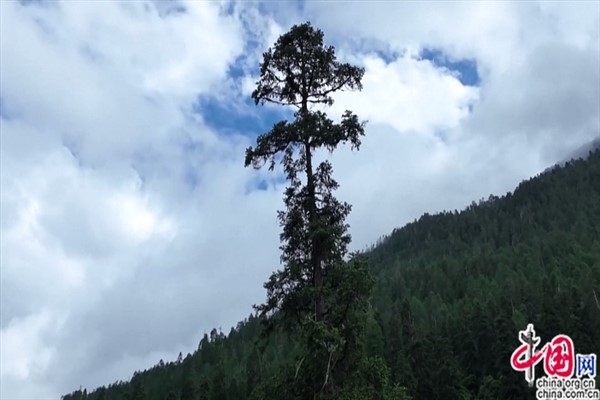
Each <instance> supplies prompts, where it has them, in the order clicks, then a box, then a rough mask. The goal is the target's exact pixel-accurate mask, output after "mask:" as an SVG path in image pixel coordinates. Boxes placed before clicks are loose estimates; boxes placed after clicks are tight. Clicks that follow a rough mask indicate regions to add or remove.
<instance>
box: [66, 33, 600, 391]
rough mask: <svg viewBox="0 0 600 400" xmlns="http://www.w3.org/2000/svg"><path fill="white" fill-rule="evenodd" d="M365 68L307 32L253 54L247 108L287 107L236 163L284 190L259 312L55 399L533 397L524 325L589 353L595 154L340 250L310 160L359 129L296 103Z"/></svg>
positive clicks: (594, 306) (340, 217)
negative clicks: (186, 348)
mask: <svg viewBox="0 0 600 400" xmlns="http://www.w3.org/2000/svg"><path fill="white" fill-rule="evenodd" d="M277 71H279V72H280V73H281V74H278V73H277ZM363 72H364V70H361V69H360V68H357V67H353V66H351V65H348V64H342V63H340V62H338V61H337V60H336V58H335V53H334V49H333V47H331V46H325V45H324V44H323V34H322V32H320V31H319V30H315V29H313V28H312V27H311V26H310V24H303V25H299V26H294V27H293V28H292V30H291V31H290V32H288V33H287V34H284V35H282V37H280V39H279V40H278V42H277V43H276V44H275V46H274V47H273V49H269V51H268V52H266V53H265V54H264V61H263V64H262V65H261V80H260V81H259V82H258V83H257V89H256V91H255V92H254V93H253V99H254V100H255V102H256V103H257V104H264V103H265V102H272V103H276V104H287V105H293V106H296V107H297V109H298V111H297V112H296V114H295V120H294V121H293V122H288V121H282V122H280V123H278V124H276V125H274V127H273V129H272V130H271V131H269V132H267V133H266V134H264V135H261V136H259V138H258V139H257V143H256V147H254V148H249V149H248V151H247V153H246V160H245V165H246V166H252V167H254V168H261V167H263V166H264V165H265V164H266V165H267V166H269V167H271V168H273V166H274V165H275V163H279V162H281V163H282V164H283V167H284V171H285V172H286V174H287V177H288V181H289V183H290V186H289V188H288V189H287V190H286V192H285V198H284V202H285V206H286V210H285V211H280V212H279V214H278V217H279V220H280V224H281V226H282V234H281V239H282V246H281V251H282V264H283V266H282V268H281V269H280V270H278V271H276V272H274V273H273V275H272V276H271V277H270V278H269V279H268V280H267V282H266V283H265V288H266V289H267V300H266V302H265V303H264V304H261V305H258V306H257V307H256V309H255V312H253V313H252V314H250V315H249V317H248V318H247V319H245V320H244V321H241V322H240V323H238V324H237V326H236V327H234V328H232V329H231V331H230V332H229V333H227V334H225V333H224V332H221V331H217V330H214V329H213V330H212V331H211V332H210V334H205V335H204V337H203V338H202V339H201V340H200V342H199V344H198V348H197V350H196V351H195V352H194V353H193V354H187V355H186V356H185V357H184V356H183V355H180V357H179V358H178V359H177V360H176V361H170V362H164V361H163V360H161V361H159V362H158V364H157V365H155V366H154V367H153V368H150V369H148V370H146V371H140V372H135V373H134V375H133V377H132V378H131V380H130V381H128V382H116V383H114V384H111V385H108V386H106V387H100V388H96V389H94V390H90V391H88V390H87V389H85V390H83V391H82V390H76V391H74V392H72V393H70V394H68V395H65V396H63V399H64V400H75V399H77V400H79V399H86V400H113V399H128V400H245V399H248V400H258V399H290V400H292V399H340V400H351V399H354V400H359V399H381V400H384V399H385V400H391V399H397V400H408V399H415V400H416V399H427V400H438V399H439V400H442V399H481V400H490V399H517V400H518V399H533V398H535V392H534V391H533V390H532V389H531V388H529V387H527V383H526V382H525V380H524V375H523V373H520V372H515V371H514V370H513V369H512V368H511V365H510V358H511V354H512V353H513V351H514V350H515V349H516V348H517V347H518V346H519V341H518V334H519V331H521V330H524V329H525V328H526V326H527V324H528V323H533V324H535V328H536V333H537V335H538V336H540V337H541V338H542V340H543V341H548V340H550V339H551V338H552V337H554V336H555V335H557V334H561V333H564V334H567V335H570V336H571V338H572V339H573V342H574V343H575V350H576V352H577V353H583V354H587V353H593V352H597V351H598V345H599V344H600V301H599V296H600V150H596V151H594V152H590V154H589V155H588V157H587V158H586V159H585V160H584V159H579V160H572V161H571V162H568V163H566V164H565V165H564V166H561V167H557V168H553V169H551V170H549V171H546V172H544V173H542V174H540V175H539V176H536V177H534V178H532V179H529V180H527V181H525V182H523V183H521V184H520V185H519V186H518V187H517V188H516V189H515V190H514V191H513V192H511V193H508V194H506V195H505V196H502V197H495V196H490V198H489V199H487V200H481V201H479V202H478V203H473V204H471V205H470V206H469V207H467V208H466V209H464V210H462V211H460V212H458V211H448V212H442V213H438V214H435V215H429V214H426V215H424V216H422V217H421V218H420V219H419V220H418V221H414V222H413V223H410V224H408V225H406V226H404V227H402V228H399V229H396V230H394V231H393V232H392V233H391V234H389V235H388V236H385V237H383V238H382V239H381V240H380V241H379V242H378V243H377V244H376V245H374V246H373V247H372V248H371V249H369V250H368V251H365V252H363V253H360V254H347V252H346V248H347V246H348V244H349V243H350V236H349V235H348V234H347V228H348V226H347V225H346V224H345V222H344V220H345V217H346V216H347V215H348V213H349V212H350V206H349V205H348V204H346V203H343V202H340V201H338V200H337V199H336V198H335V197H334V196H333V192H334V191H335V189H337V183H336V182H335V181H334V180H333V178H332V171H333V170H332V166H331V165H330V164H329V163H328V162H323V163H321V164H319V165H313V164H312V162H314V160H313V159H312V158H311V157H312V153H313V151H315V150H317V149H319V148H325V149H328V150H332V151H333V150H334V149H335V148H336V147H337V146H338V145H339V144H342V143H350V144H351V145H352V146H353V147H355V148H356V149H358V148H359V146H360V136H362V135H364V124H363V123H361V122H359V120H358V117H357V116H356V115H354V114H352V113H351V112H350V111H348V112H346V113H345V114H344V115H343V116H342V119H341V122H339V123H334V122H333V121H332V120H330V119H329V118H328V117H327V115H326V114H325V113H323V112H320V111H311V110H310V108H309V107H308V104H309V103H311V102H314V103H321V104H323V105H331V104H332V102H333V100H332V99H331V97H330V95H331V93H333V92H335V91H337V90H341V89H348V90H360V89H361V88H362V86H361V83H360V81H361V78H362V74H363ZM315 164H316V163H315ZM398 206H399V207H401V206H402V205H401V204H399V205H398Z"/></svg>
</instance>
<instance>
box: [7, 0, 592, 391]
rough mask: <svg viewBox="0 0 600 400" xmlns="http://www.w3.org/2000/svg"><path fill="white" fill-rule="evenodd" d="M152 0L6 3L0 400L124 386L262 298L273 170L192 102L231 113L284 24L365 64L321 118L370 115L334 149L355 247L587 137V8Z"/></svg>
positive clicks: (513, 178)
mask: <svg viewBox="0 0 600 400" xmlns="http://www.w3.org/2000/svg"><path fill="white" fill-rule="evenodd" d="M166 4H167V3H164V2H156V3H150V2H140V3H118V2H85V3H84V2H62V3H44V4H37V3H33V4H31V5H28V6H23V5H21V4H20V3H18V2H1V3H0V5H1V7H2V12H1V13H0V15H1V18H2V19H1V24H0V29H1V34H2V35H1V49H2V50H1V51H2V58H1V60H2V65H1V67H2V76H1V80H2V81H1V84H2V88H1V98H2V113H3V118H2V120H1V124H2V125H1V130H2V146H1V156H2V161H1V162H2V165H1V166H2V170H1V185H2V193H1V202H2V204H1V207H2V220H1V234H2V241H1V248H0V251H1V256H2V262H1V264H2V269H1V272H2V280H1V282H2V290H1V294H2V298H1V300H2V313H1V319H0V329H1V333H2V350H1V352H0V353H1V357H0V358H1V363H2V375H1V377H0V378H1V379H2V385H0V386H1V389H0V390H1V392H0V397H2V398H7V399H9V398H15V399H17V398H36V399H37V398H40V399H42V398H56V397H58V396H59V395H60V394H64V393H65V392H67V391H71V390H74V389H76V388H78V387H79V385H84V386H87V387H88V388H92V387H95V386H97V385H102V384H109V383H111V382H113V381H115V380H117V379H127V378H128V377H129V376H130V375H131V373H132V372H133V371H134V370H136V369H140V368H147V367H149V366H151V365H152V364H154V363H155V362H157V361H158V359H159V358H163V359H165V360H166V359H168V358H171V359H172V358H174V357H175V356H176V355H177V353H178V352H179V351H183V352H184V353H185V352H187V351H193V350H194V349H195V348H196V346H197V343H198V341H199V340H200V338H201V335H202V333H203V332H204V331H207V330H210V329H212V328H213V327H215V326H216V327H218V326H222V327H223V329H225V330H226V329H228V327H229V325H232V324H235V323H236V322H237V321H238V320H239V319H241V318H243V317H244V316H246V315H247V314H248V313H249V312H250V311H251V308H250V306H251V304H253V303H256V302H260V301H261V300H262V299H263V298H264V290H263V289H262V282H263V281H265V280H266V279H267V277H268V275H269V273H270V272H271V271H272V270H273V269H274V268H276V266H277V263H278V260H279V254H278V230H279V229H278V227H277V223H276V214H275V210H276V209H279V208H281V207H282V203H281V190H282V188H281V187H280V185H273V184H271V185H270V186H269V188H268V190H252V187H253V185H255V183H256V182H257V180H258V179H267V181H268V182H276V179H274V178H273V175H274V174H272V173H269V172H267V171H259V172H255V171H251V170H249V169H244V168H243V156H244V149H245V148H246V147H247V146H248V145H250V144H251V139H250V138H248V137H243V136H233V135H224V134H223V133H222V132H220V131H219V129H218V127H217V128H216V129H214V130H211V129H209V128H207V127H206V125H205V123H204V121H205V120H206V119H208V118H209V117H211V116H210V115H206V114H204V115H199V114H194V113H192V109H193V105H194V103H195V102H196V100H197V98H198V96H205V97H206V96H209V97H212V98H213V99H216V100H218V101H221V102H222V103H223V104H224V105H232V106H231V107H229V108H228V109H230V111H231V112H244V113H247V112H248V110H247V108H244V106H243V100H244V99H245V98H247V97H248V95H249V93H250V92H251V91H252V90H253V84H254V81H255V77H253V76H255V75H256V69H255V68H256V67H257V65H256V63H257V62H258V61H260V55H261V53H262V52H263V51H264V50H265V49H266V47H267V46H270V45H272V43H273V42H274V40H276V38H277V36H278V35H279V34H281V33H282V32H283V31H284V29H287V28H288V27H289V26H290V25H291V24H292V23H294V22H300V21H304V20H306V19H308V18H311V19H313V21H314V24H315V25H316V26H318V27H322V28H323V29H324V31H325V33H326V40H327V41H333V42H334V43H335V45H336V46H337V47H338V49H339V51H340V54H343V55H344V57H345V58H347V59H352V60H353V61H355V62H357V63H359V64H361V65H364V66H365V67H366V74H365V77H364V82H363V83H364V90H363V92H362V93H341V94H339V95H337V96H336V104H335V106H334V108H333V109H331V110H330V112H331V115H332V116H337V115H339V114H340V113H341V112H342V111H343V110H345V109H346V108H348V109H351V110H353V111H354V112H356V113H357V114H358V115H359V116H360V117H361V118H366V119H369V120H370V124H369V125H368V128H367V136H366V137H365V138H364V140H363V146H362V148H361V151H360V152H359V153H351V152H350V151H349V150H348V149H342V150H340V151H339V152H338V153H336V154H334V155H333V156H328V157H331V158H332V159H333V164H334V169H335V176H336V178H337V179H338V180H339V182H340V184H341V185H342V187H341V189H340V192H339V195H340V197H341V198H342V199H344V200H346V201H348V202H350V203H352V204H353V205H354V208H353V213H352V214H351V217H350V220H349V222H350V223H351V225H352V234H353V236H354V238H355V242H354V244H353V246H354V247H355V248H363V247H364V246H365V245H368V244H370V243H372V242H373V241H374V240H375V239H376V238H377V237H378V236H380V235H382V234H385V233H388V232H389V231H390V230H391V229H392V228H394V227H397V226H400V225H401V224H403V223H405V222H407V221H410V220H412V219H414V218H416V217H418V216H419V215H420V214H421V213H423V212H435V211H437V210H441V209H444V208H446V209H450V208H455V207H457V208H460V207H462V206H464V205H466V204H468V203H470V201H471V200H473V199H478V198H480V197H484V196H485V197H487V195H488V194H490V193H496V194H500V193H501V192H503V191H505V190H509V189H511V188H512V187H513V186H514V185H515V184H516V183H518V181H519V180H521V179H523V178H526V177H528V176H530V175H532V174H535V173H537V172H539V171H541V170H542V169H543V168H545V167H546V166H547V165H548V164H550V163H551V162H553V161H556V160H559V159H561V156H562V155H563V154H566V153H568V152H569V149H570V148H575V147H577V146H578V145H579V144H581V143H583V142H585V141H587V140H588V139H589V138H591V137H593V136H594V135H598V132H600V121H599V120H600V114H599V112H600V111H599V107H600V105H599V101H600V83H599V77H598V70H600V68H599V67H600V66H599V64H600V60H599V57H600V55H599V50H598V48H599V46H598V45H599V39H598V36H600V35H599V33H598V32H599V26H600V25H599V20H600V17H599V13H598V9H597V8H598V7H597V5H595V4H592V5H590V4H591V2H590V3H586V4H583V3H582V4H581V5H578V6H573V7H568V6H567V7H560V6H557V5H556V4H555V3H542V4H538V3H527V4H524V5H523V4H520V3H498V2H496V3H493V4H492V3H490V4H488V3H486V4H480V3H476V2H467V3H456V4H454V3H452V4H450V3H448V4H444V5H436V6H435V7H434V6H432V5H431V4H428V3H393V4H392V3H374V4H367V3H360V2H354V3H352V4H351V6H349V5H341V4H339V3H334V2H307V3H305V8H306V9H305V11H304V12H302V11H300V9H299V8H296V7H295V6H293V5H291V4H288V3H285V4H283V3H282V4H279V3H278V4H275V3H267V4H263V5H261V6H260V8H259V7H257V6H256V4H250V3H245V2H238V3H236V4H235V6H234V7H233V11H234V12H233V14H231V15H228V14H227V13H226V12H224V11H225V9H226V8H227V4H226V3H216V2H187V3H181V4H182V5H183V6H184V7H185V12H178V11H176V10H174V9H171V10H169V9H167V8H168V7H167V5H166ZM178 4H179V3H170V5H169V7H174V8H175V7H177V6H178ZM384 4H385V7H384ZM157 7H158V8H157ZM290 7H292V8H293V9H290ZM265 9H266V12H267V13H268V14H264V13H263V11H265ZM365 16H369V17H368V18H366V17H365ZM359 17H360V18H359ZM334 21H335V22H334ZM355 21H361V22H360V23H356V22H355ZM374 46H379V47H381V48H380V49H387V50H390V49H391V50H395V51H397V52H398V53H399V54H401V56H399V57H396V58H395V59H394V60H392V61H391V62H384V61H383V60H381V59H379V58H378V57H377V56H376V55H375V53H374V50H377V49H376V48H374ZM423 47H429V48H438V49H440V50H442V51H443V52H444V53H445V54H447V55H449V56H452V57H457V58H474V59H475V60H476V61H477V65H478V67H479V71H480V74H481V77H482V83H481V87H478V88H473V87H467V86H464V85H462V84H461V82H460V81H459V80H458V79H457V78H456V76H454V75H453V73H452V72H451V71H447V70H444V69H441V68H438V67H437V66H435V65H434V64H432V63H431V62H429V61H427V60H417V59H415V58H413V57H411V56H410V55H411V54H415V53H416V52H418V51H419V50H420V49H421V48H423ZM407 49H408V50H409V51H408V52H404V50H407ZM236 61H237V62H238V65H237V67H238V69H239V70H241V72H242V74H241V75H242V76H235V77H232V76H228V70H229V67H230V66H231V65H232V63H234V62H236ZM470 105H472V106H473V111H472V112H470V111H469V106H470ZM226 108H227V107H226ZM252 112H253V113H256V114H257V115H262V114H263V113H265V109H263V108H260V107H257V108H255V109H253V110H252ZM241 130H242V129H240V131H241ZM256 133H262V132H256ZM190 171H193V173H194V175H195V184H194V185H191V184H190V182H189V181H186V174H188V173H189V172H190Z"/></svg>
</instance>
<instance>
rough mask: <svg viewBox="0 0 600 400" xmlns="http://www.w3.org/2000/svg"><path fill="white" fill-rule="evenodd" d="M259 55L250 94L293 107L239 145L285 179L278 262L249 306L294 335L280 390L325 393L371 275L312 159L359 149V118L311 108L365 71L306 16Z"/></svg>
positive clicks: (346, 350)
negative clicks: (353, 253)
mask: <svg viewBox="0 0 600 400" xmlns="http://www.w3.org/2000/svg"><path fill="white" fill-rule="evenodd" d="M263 56H264V60H263V63H262V65H261V69H260V79H259V81H258V82H257V88H256V90H255V91H254V92H253V93H252V98H253V99H254V101H255V102H256V104H259V103H261V104H264V103H275V104H280V105H284V106H292V107H294V108H295V109H296V112H295V113H294V120H293V121H292V122H289V121H285V120H284V121H281V122H279V123H277V124H275V125H274V126H273V128H272V129H271V130H270V131H269V132H267V133H265V134H263V135H261V136H259V137H258V139H257V143H256V147H255V148H252V147H250V148H248V149H247V151H246V160H245V165H246V167H248V166H250V165H251V166H253V167H254V168H256V169H259V168H261V167H263V166H264V165H265V164H266V163H268V164H269V169H270V170H273V169H274V167H275V164H276V163H277V162H281V164H282V165H283V169H284V171H285V173H286V175H287V179H288V180H289V182H290V185H289V187H288V188H287V189H286V191H285V196H284V202H285V205H286V208H287V209H286V210H285V211H280V212H279V213H278V219H279V222H280V225H281V227H282V228H283V232H282V233H281V236H280V239H281V242H282V245H281V247H280V249H281V251H282V256H281V262H282V264H283V268H282V269H281V270H278V271H276V272H274V273H273V275H272V276H271V278H270V279H269V281H268V282H267V283H265V288H266V289H267V301H266V303H265V304H262V305H260V306H257V310H258V311H261V312H262V315H263V316H266V317H268V318H269V319H270V321H284V322H285V323H286V324H285V326H286V327H288V328H292V332H294V333H299V337H300V338H301V343H302V346H303V351H302V352H301V356H299V359H298V361H297V364H296V365H295V368H293V369H294V370H295V371H293V372H294V373H293V374H292V375H293V377H291V378H290V379H291V383H290V382H288V383H287V384H286V385H287V388H288V390H291V392H292V393H288V394H286V396H294V397H296V398H310V399H317V398H327V397H333V396H335V393H338V392H339V389H340V387H341V386H343V380H344V379H348V377H349V370H348V371H345V368H344V362H345V363H349V362H350V361H351V360H352V357H351V354H352V353H354V354H358V349H359V348H360V341H359V336H360V332H361V329H362V328H363V326H362V324H364V321H365V318H363V317H366V313H365V311H366V304H367V301H366V300H367V298H368V295H369V293H370V290H371V288H372V285H373V281H372V280H371V278H370V276H369V274H368V272H367V269H366V266H365V264H364V263H363V262H362V261H361V260H360V259H359V258H358V257H351V260H350V261H349V262H346V256H347V247H348V244H349V243H350V235H349V234H348V232H347V230H348V225H347V224H346V223H345V219H346V217H347V216H348V214H349V212H350V208H351V207H350V205H349V204H347V203H345V202H340V201H338V200H337V199H336V198H335V197H334V195H333V192H334V191H335V190H336V189H337V188H338V183H337V182H336V181H335V180H334V179H333V178H332V172H333V168H332V166H331V164H330V163H329V162H328V161H323V162H321V163H320V164H319V165H317V166H315V164H316V161H315V152H316V151H318V150H319V149H327V150H329V151H330V152H332V151H333V150H334V149H335V148H337V147H338V145H340V144H344V143H348V142H349V143H350V145H351V147H352V148H353V149H354V148H356V149H358V148H359V146H360V137H361V136H363V135H364V122H359V120H358V117H357V116H356V115H355V114H353V113H352V112H351V111H346V112H345V113H344V114H343V115H342V117H341V121H340V122H339V123H336V122H334V121H333V120H331V119H330V118H329V117H328V116H327V114H326V113H324V112H322V111H319V110H314V109H313V107H312V106H314V105H321V106H323V105H324V106H331V105H332V104H333V98H332V94H333V93H334V92H336V91H339V90H346V89H358V90H360V89H362V84H361V79H362V77H363V74H364V69H362V68H358V67H356V66H352V65H350V64H347V63H341V62H339V61H338V60H337V58H336V55H335V50H334V48H333V47H332V46H325V45H324V44H323V32H322V31H321V30H318V29H314V28H313V27H312V26H311V24H310V23H305V24H301V25H295V26H293V27H292V28H291V30H290V31H289V32H288V33H286V34H284V35H282V36H281V37H280V38H279V39H278V40H277V42H276V43H275V46H274V47H273V48H271V49H269V50H268V51H267V52H266V53H264V55H263ZM273 317H274V318H273ZM290 388H291V389H290ZM294 388H296V389H294ZM280 393H281V392H280Z"/></svg>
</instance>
